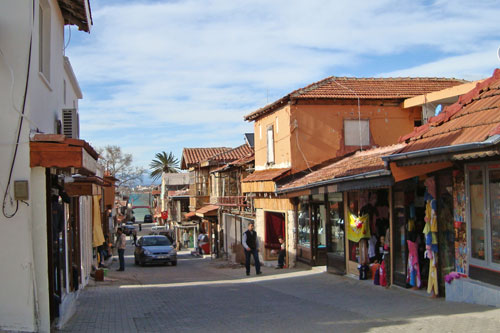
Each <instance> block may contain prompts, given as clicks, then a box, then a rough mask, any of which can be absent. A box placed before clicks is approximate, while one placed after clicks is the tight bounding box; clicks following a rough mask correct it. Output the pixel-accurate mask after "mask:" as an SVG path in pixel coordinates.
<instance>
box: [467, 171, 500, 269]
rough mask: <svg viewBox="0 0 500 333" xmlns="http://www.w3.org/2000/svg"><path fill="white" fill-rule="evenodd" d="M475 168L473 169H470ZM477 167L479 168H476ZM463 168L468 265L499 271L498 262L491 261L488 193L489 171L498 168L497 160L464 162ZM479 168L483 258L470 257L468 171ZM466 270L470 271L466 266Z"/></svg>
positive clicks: (470, 234) (470, 232)
mask: <svg viewBox="0 0 500 333" xmlns="http://www.w3.org/2000/svg"><path fill="white" fill-rule="evenodd" d="M472 168H475V169H472ZM477 168H479V169H477ZM464 169H465V188H466V200H467V202H466V214H467V258H468V263H469V265H473V266H475V267H480V268H484V269H488V270H492V271H496V272H500V264H498V263H494V262H493V247H492V243H491V241H492V219H491V195H490V193H491V192H490V174H489V173H490V171H492V170H500V165H499V163H498V162H496V163H495V162H487V163H472V164H466V165H465V166H464ZM475 170H481V172H482V180H483V197H484V203H483V204H484V207H483V209H484V212H485V226H484V231H485V235H484V260H482V259H478V258H474V257H472V216H471V192H470V174H469V173H470V171H475ZM467 271H469V272H470V269H469V268H468V269H467Z"/></svg>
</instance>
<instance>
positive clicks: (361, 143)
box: [332, 77, 363, 150]
mask: <svg viewBox="0 0 500 333" xmlns="http://www.w3.org/2000/svg"><path fill="white" fill-rule="evenodd" d="M332 81H333V82H335V83H336V84H337V85H338V86H340V87H342V88H344V89H346V90H349V91H350V92H352V93H353V94H354V96H356V98H357V99H358V129H359V148H360V150H363V141H362V136H361V103H360V100H359V96H358V94H356V92H355V91H354V90H352V89H351V88H349V87H346V86H344V85H342V84H340V83H338V82H337V81H336V80H335V79H334V78H333V77H332Z"/></svg>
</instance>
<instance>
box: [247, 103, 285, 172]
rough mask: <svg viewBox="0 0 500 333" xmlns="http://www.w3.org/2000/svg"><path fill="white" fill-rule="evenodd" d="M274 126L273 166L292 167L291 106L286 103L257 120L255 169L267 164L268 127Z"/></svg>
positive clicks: (263, 167) (255, 125) (255, 127)
mask: <svg viewBox="0 0 500 333" xmlns="http://www.w3.org/2000/svg"><path fill="white" fill-rule="evenodd" d="M270 125H273V128H274V165H272V166H270V167H272V168H288V167H290V139H289V138H290V106H288V105H285V106H283V107H281V108H280V109H278V110H276V111H274V112H273V113H271V114H269V115H267V116H264V117H261V118H259V119H258V120H256V121H255V124H254V133H255V170H263V169H266V168H268V167H269V166H267V128H268V126H270Z"/></svg>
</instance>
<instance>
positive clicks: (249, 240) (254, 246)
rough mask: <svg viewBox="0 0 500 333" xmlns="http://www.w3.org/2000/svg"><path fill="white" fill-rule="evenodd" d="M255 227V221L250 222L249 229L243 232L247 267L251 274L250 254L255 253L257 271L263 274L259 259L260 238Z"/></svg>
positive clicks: (248, 272)
mask: <svg viewBox="0 0 500 333" xmlns="http://www.w3.org/2000/svg"><path fill="white" fill-rule="evenodd" d="M254 227H255V225H254V223H253V222H250V223H248V230H247V231H245V232H244V233H243V239H242V241H241V242H242V244H243V248H244V249H245V267H246V269H247V275H250V256H251V255H253V259H254V261H255V271H256V273H257V275H259V274H262V272H261V271H260V261H259V240H258V239H257V233H256V232H255V231H254V230H253V229H254Z"/></svg>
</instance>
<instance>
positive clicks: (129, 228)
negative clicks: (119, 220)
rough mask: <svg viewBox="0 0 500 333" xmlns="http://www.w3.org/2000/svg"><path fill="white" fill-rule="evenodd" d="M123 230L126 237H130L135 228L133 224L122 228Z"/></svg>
mask: <svg viewBox="0 0 500 333" xmlns="http://www.w3.org/2000/svg"><path fill="white" fill-rule="evenodd" d="M122 230H123V233H124V234H125V235H127V236H130V235H132V233H133V232H134V230H135V227H134V226H133V225H131V224H126V225H124V226H123V227H122Z"/></svg>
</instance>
